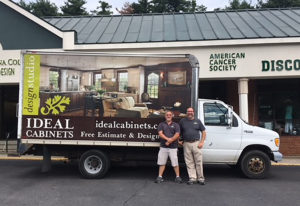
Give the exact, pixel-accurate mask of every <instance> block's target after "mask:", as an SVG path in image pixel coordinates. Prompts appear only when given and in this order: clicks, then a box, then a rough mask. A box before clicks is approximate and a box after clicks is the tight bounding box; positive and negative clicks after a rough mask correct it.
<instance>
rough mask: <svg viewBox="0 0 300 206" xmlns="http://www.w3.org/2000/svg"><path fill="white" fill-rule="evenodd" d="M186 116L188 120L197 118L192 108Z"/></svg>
mask: <svg viewBox="0 0 300 206" xmlns="http://www.w3.org/2000/svg"><path fill="white" fill-rule="evenodd" d="M186 115H187V118H188V119H194V117H195V113H194V109H193V108H192V107H189V108H187V110H186Z"/></svg>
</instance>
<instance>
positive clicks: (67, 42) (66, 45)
mask: <svg viewBox="0 0 300 206" xmlns="http://www.w3.org/2000/svg"><path fill="white" fill-rule="evenodd" d="M75 35H76V32H75V31H67V32H64V33H63V49H66V50H67V49H69V50H74V45H75V44H74V43H75Z"/></svg>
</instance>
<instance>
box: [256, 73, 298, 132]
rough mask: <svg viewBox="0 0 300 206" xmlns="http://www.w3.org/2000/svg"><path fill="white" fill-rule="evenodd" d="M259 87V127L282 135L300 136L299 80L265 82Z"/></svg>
mask: <svg viewBox="0 0 300 206" xmlns="http://www.w3.org/2000/svg"><path fill="white" fill-rule="evenodd" d="M259 83H260V84H259V85H258V91H259V94H258V115H259V116H258V118H259V126H261V127H264V128H267V129H270V130H274V131H276V132H278V133H279V134H280V135H300V91H299V90H298V89H296V88H299V86H300V81H299V79H293V80H264V82H262V81H261V82H259Z"/></svg>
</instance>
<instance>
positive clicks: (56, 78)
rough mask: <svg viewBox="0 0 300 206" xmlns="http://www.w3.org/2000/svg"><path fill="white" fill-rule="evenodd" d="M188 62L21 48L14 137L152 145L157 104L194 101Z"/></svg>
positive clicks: (178, 107)
mask: <svg viewBox="0 0 300 206" xmlns="http://www.w3.org/2000/svg"><path fill="white" fill-rule="evenodd" d="M192 70H193V68H192V66H191V64H190V59H189V57H188V56H187V55H172V56H171V55H169V56H167V55H152V56H151V55H149V56H138V55H122V56H121V55H112V54H110V55H108V54H97V53H89V54H87V53H84V54H83V53H45V52H44V53H42V52H41V53H38V52H37V53H33V52H28V53H25V54H24V70H23V77H24V78H23V88H22V91H23V95H22V103H23V104H22V108H21V110H22V127H21V128H22V131H21V140H22V143H26V144H59V145H110V146H111V145H113V146H146V147H152V146H158V141H159V137H158V134H157V125H158V124H159V122H161V121H163V118H164V114H165V111H166V110H172V111H173V112H174V114H175V118H182V117H184V116H185V110H186V108H187V107H189V106H196V105H195V104H197V101H196V100H197V97H196V95H192V91H194V89H193V87H195V85H196V84H195V82H193V81H194V80H193V77H192V73H193V71H192ZM194 70H196V68H194Z"/></svg>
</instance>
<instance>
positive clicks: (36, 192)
mask: <svg viewBox="0 0 300 206" xmlns="http://www.w3.org/2000/svg"><path fill="white" fill-rule="evenodd" d="M0 171H1V175H0V181H1V185H2V186H1V187H0V199H1V202H2V203H1V205H43V206H44V205H45V206H48V205H49V206H50V205H51V206H52V205H67V206H68V205H70V206H71V205H72V206H74V205H105V206H107V205H137V206H138V205H139V206H140V205H143V206H146V205H228V206H229V205H230V206H232V205H237V206H240V205H245V206H248V205H249V206H250V205H272V206H274V205H278V206H279V205H280V206H282V205H284V206H288V205H291V206H295V205H297V203H298V202H299V200H300V199H299V185H300V175H299V174H300V167H297V166H272V168H271V173H270V176H269V178H267V179H264V180H251V179H246V178H243V177H242V176H241V175H240V173H239V172H238V171H236V170H233V169H231V168H229V167H228V166H226V165H210V166H205V169H204V172H205V176H206V181H207V184H206V185H205V186H201V185H191V186H190V185H187V184H176V183H174V182H173V179H174V174H173V171H172V169H171V168H168V169H167V170H166V173H165V179H166V182H164V183H162V184H156V183H154V179H155V177H156V175H157V168H156V167H153V166H152V167H149V166H147V167H146V166H139V167H137V166H126V167H124V166H114V167H112V168H111V170H110V171H109V173H108V175H107V176H106V177H105V178H104V179H97V180H87V179H82V178H81V177H80V174H79V172H78V170H77V166H76V164H65V163H64V162H62V161H55V162H53V167H52V170H51V171H50V172H49V173H45V174H44V173H41V172H40V161H29V160H0ZM181 171H182V177H183V179H184V180H187V174H186V171H185V168H181Z"/></svg>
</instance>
